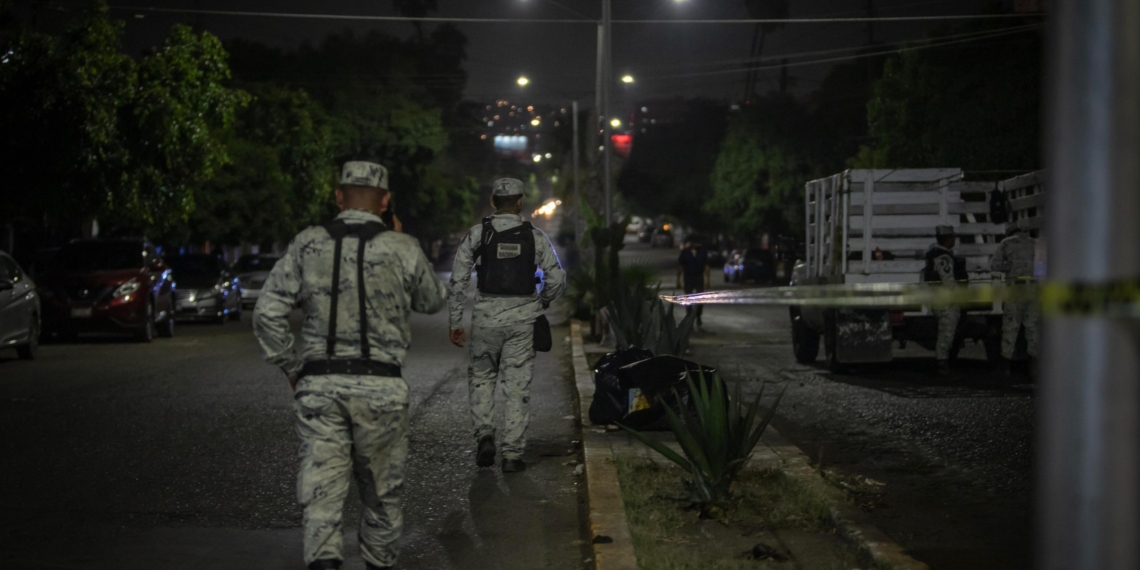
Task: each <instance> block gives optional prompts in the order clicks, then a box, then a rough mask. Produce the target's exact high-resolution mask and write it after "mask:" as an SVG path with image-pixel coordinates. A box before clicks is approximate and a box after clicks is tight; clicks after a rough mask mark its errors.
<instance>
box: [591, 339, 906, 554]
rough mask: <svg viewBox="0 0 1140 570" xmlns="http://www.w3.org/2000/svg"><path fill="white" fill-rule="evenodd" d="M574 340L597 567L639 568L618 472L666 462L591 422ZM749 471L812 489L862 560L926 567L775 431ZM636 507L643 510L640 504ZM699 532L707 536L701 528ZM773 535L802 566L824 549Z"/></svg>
mask: <svg viewBox="0 0 1140 570" xmlns="http://www.w3.org/2000/svg"><path fill="white" fill-rule="evenodd" d="M570 336H571V343H572V344H571V363H572V366H573V372H574V379H575V384H576V387H577V396H578V403H579V412H580V415H581V424H582V448H583V455H584V457H585V477H586V485H587V490H588V493H587V495H588V500H589V505H588V508H587V511H588V513H589V521H588V522H589V528H590V530H591V538H592V539H593V552H594V560H595V565H596V568H597V569H598V570H625V569H633V568H638V567H639V566H638V558H637V552H636V551H635V549H634V542H635V538H636V537H635V534H637V533H634V532H631V527H630V516H629V514H628V513H627V505H626V500H627V499H625V498H623V494H622V488H621V484H620V481H619V467H623V468H624V469H623V470H621V472H620V475H621V476H623V477H626V479H627V480H628V478H629V473H630V465H636V463H637V462H653V463H656V464H659V465H662V464H663V460H662V458H660V457H659V456H657V455H656V454H655V453H654V452H653V451H652V450H650V449H649V448H648V447H646V446H645V445H643V444H641V443H639V442H637V441H635V440H634V439H633V438H631V437H630V436H628V435H627V434H625V433H623V432H613V431H607V430H605V429H602V428H599V427H597V426H592V425H591V423H590V420H589V417H588V410H589V405H590V402H591V401H592V399H593V395H594V381H593V376H592V373H591V367H590V364H589V357H588V354H587V351H586V347H585V344H584V342H583V338H582V326H581V323H580V322H578V321H574V322H572V324H571V335H570ZM653 436H654V437H655V438H658V439H660V440H662V441H663V442H665V443H666V444H667V445H670V446H671V447H675V446H676V443H675V441H673V438H672V434H671V433H668V432H656V433H654V434H653ZM619 464H620V465H619ZM748 467H749V469H750V470H755V471H756V472H766V473H778V474H782V476H786V477H787V478H788V479H789V480H790V481H791V484H792V485H793V486H795V488H797V489H804V490H809V491H810V493H813V494H815V496H816V497H817V498H821V499H822V500H825V501H826V502H827V504H828V506H827V509H826V515H824V518H826V519H827V521H826V524H828V525H829V526H833V527H834V532H835V534H837V535H838V536H839V537H841V538H843V539H844V540H845V541H846V544H847V546H848V547H850V548H854V550H856V551H857V552H858V558H859V559H861V560H863V561H865V562H867V563H869V564H870V565H871V566H872V567H875V568H890V569H892V570H928V566H927V565H926V564H924V563H922V562H920V561H918V560H915V559H913V558H912V557H910V556H908V555H907V554H906V553H905V552H903V550H902V548H901V547H900V546H899V545H898V544H896V543H895V542H894V541H892V540H890V539H889V538H888V537H887V536H886V535H885V534H883V533H882V532H881V531H879V530H878V529H877V528H875V527H874V526H872V525H870V524H868V523H867V522H866V520H865V517H863V516H862V513H861V512H860V511H859V510H858V509H857V508H856V507H854V506H853V505H851V503H850V502H849V501H847V500H846V498H845V497H844V495H843V492H842V491H841V490H840V489H838V488H836V487H835V486H833V485H832V484H831V483H830V482H828V481H826V480H825V479H824V478H823V477H821V476H820V474H819V473H818V472H817V471H816V469H815V468H814V467H813V466H812V465H811V463H810V461H809V460H808V458H807V456H806V455H804V453H803V452H802V451H801V450H800V449H799V448H798V447H796V446H795V445H793V444H792V443H790V442H789V441H787V440H786V439H785V438H783V437H782V436H781V435H780V434H779V432H778V431H776V430H775V429H774V428H772V427H771V426H769V427H768V429H767V431H766V432H765V434H764V437H763V439H762V441H761V443H760V445H758V446H757V448H756V451H755V453H754V455H753V457H752V459H751V460H750V461H749V466H748ZM627 496H628V494H627ZM636 506H637V508H639V509H640V508H641V505H640V504H638V505H636ZM793 518H794V517H793ZM701 532H704V527H702V530H701ZM759 534H760V533H758V535H759ZM770 534H774V535H775V539H776V542H778V543H779V545H780V546H782V547H783V549H784V550H785V551H786V552H788V553H790V554H791V555H792V557H793V558H795V559H797V560H799V562H800V564H803V563H808V560H806V559H805V558H807V557H808V556H809V554H810V552H811V551H813V550H818V549H819V548H818V546H819V543H818V541H817V540H815V539H810V538H808V539H805V537H804V535H803V533H798V532H796V531H794V530H787V531H776V532H775V533H770ZM637 540H638V541H640V542H638V543H639V544H642V545H644V538H638V539H637ZM646 562H648V561H645V560H643V566H641V567H645V568H649V567H650V566H645V565H644V564H645V563H646ZM814 566H816V565H815V564H810V563H809V564H808V565H807V566H804V567H805V568H809V567H814ZM821 567H822V566H821Z"/></svg>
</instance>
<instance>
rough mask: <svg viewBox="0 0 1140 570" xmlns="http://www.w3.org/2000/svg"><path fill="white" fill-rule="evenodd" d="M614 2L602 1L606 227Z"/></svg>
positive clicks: (609, 219) (610, 195)
mask: <svg viewBox="0 0 1140 570" xmlns="http://www.w3.org/2000/svg"><path fill="white" fill-rule="evenodd" d="M611 1H612V0H602V35H603V38H602V46H603V47H602V65H601V67H602V77H601V79H600V81H601V84H602V115H603V118H602V153H603V155H602V172H603V176H604V179H603V186H602V187H603V188H604V189H605V192H604V193H605V200H606V213H605V216H606V218H605V219H606V225H607V226H609V225H610V224H611V223H613V193H612V190H611V188H610V185H611V178H612V175H611V173H610V168H611V166H610V155H612V154H613V148H612V147H613V139H612V138H611V136H610V135H611V131H612V128H611V127H610V120H611V119H612V117H611V116H610V86H611V85H612V84H613V26H612V25H611V20H610V8H611Z"/></svg>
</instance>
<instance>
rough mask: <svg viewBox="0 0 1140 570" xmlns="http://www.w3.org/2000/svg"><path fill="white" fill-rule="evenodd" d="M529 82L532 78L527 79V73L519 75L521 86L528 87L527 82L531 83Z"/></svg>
mask: <svg viewBox="0 0 1140 570" xmlns="http://www.w3.org/2000/svg"><path fill="white" fill-rule="evenodd" d="M529 83H530V80H529V79H527V78H526V76H525V75H523V76H521V77H519V79H518V84H519V87H526V86H527V84H529Z"/></svg>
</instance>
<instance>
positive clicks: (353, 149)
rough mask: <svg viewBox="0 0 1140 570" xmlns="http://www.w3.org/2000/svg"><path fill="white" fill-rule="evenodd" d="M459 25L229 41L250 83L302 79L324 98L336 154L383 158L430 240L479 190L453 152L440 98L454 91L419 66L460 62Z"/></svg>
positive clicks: (411, 223)
mask: <svg viewBox="0 0 1140 570" xmlns="http://www.w3.org/2000/svg"><path fill="white" fill-rule="evenodd" d="M452 32H454V30H452ZM454 34H458V32H454ZM454 34H451V32H448V33H442V32H440V30H439V29H437V30H436V31H435V32H433V33H432V34H431V36H430V38H429V39H424V40H422V41H416V42H404V41H400V40H398V39H396V38H393V37H391V36H387V35H385V34H382V33H380V32H369V33H367V34H364V35H360V36H358V35H356V34H353V33H352V32H344V33H340V34H333V35H331V36H329V37H327V38H325V39H324V40H323V41H322V42H321V43H320V44H319V45H317V46H313V45H302V46H301V48H300V49H298V50H296V51H293V52H282V51H278V50H272V49H269V48H265V47H263V46H259V45H257V44H250V43H248V42H240V43H233V44H231V45H230V46H229V47H230V51H231V53H232V54H233V59H234V66H235V70H236V75H237V77H238V78H239V80H240V81H241V82H242V84H243V85H249V86H252V85H255V84H257V83H264V82H274V83H277V84H281V85H286V86H289V87H290V88H292V89H304V90H305V91H306V92H307V93H309V95H310V96H311V97H312V100H313V101H315V102H316V103H318V104H319V106H320V108H321V109H322V110H323V113H324V115H325V116H326V120H327V124H328V128H329V137H330V153H331V156H332V162H333V164H337V163H340V162H343V161H345V160H350V159H367V160H375V161H377V162H380V163H381V164H383V165H385V166H386V167H387V168H388V169H389V173H390V175H391V180H390V184H391V187H392V191H393V196H394V202H395V212H396V213H397V215H399V216H400V219H401V220H402V221H403V222H404V226H405V229H406V230H407V231H409V232H410V233H413V234H415V235H416V236H417V237H419V238H421V239H422V240H424V241H431V240H434V239H438V238H439V237H442V236H444V235H447V234H448V233H450V232H452V231H455V230H458V229H460V228H461V227H462V226H463V225H464V224H465V223H466V222H467V221H469V219H470V217H471V204H472V202H473V200H474V197H475V194H476V190H477V189H476V186H475V185H474V183H473V182H472V181H470V180H468V179H467V178H466V177H465V176H464V175H462V174H461V171H460V168H459V167H458V165H456V163H455V162H454V160H453V158H452V156H451V155H450V153H449V147H450V137H449V136H448V130H447V127H446V126H445V121H444V113H445V110H444V109H442V108H441V107H440V106H439V105H443V104H445V102H446V101H447V100H450V99H454V98H456V97H457V95H448V94H447V93H446V92H444V91H446V90H444V91H440V90H436V89H433V87H435V86H436V84H435V83H433V82H432V81H431V80H430V78H424V77H423V76H422V74H421V73H420V71H418V70H420V69H426V68H428V67H430V66H436V67H434V68H433V69H436V70H438V71H440V72H441V73H451V72H458V71H459V67H458V66H459V63H460V62H461V61H462V58H463V52H464V48H463V43H464V41H465V40H463V38H462V36H458V37H456V36H455V35H454ZM441 38H445V39H446V41H445V39H441ZM437 40H438V41H439V42H442V43H441V44H439V45H437V44H436V43H435V42H436V41H437ZM441 54H450V55H448V56H446V57H444V56H443V55H441ZM429 61H434V63H430V65H429ZM449 66H454V69H450V67H449ZM459 86H460V88H461V86H462V83H461V82H460V83H459ZM251 89H252V87H251ZM326 207H327V208H328V209H326V211H325V213H324V215H326V216H328V215H331V214H332V211H331V209H332V207H333V206H332V204H331V202H329V203H327V206H326Z"/></svg>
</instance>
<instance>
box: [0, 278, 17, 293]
mask: <svg viewBox="0 0 1140 570" xmlns="http://www.w3.org/2000/svg"><path fill="white" fill-rule="evenodd" d="M15 288H16V283H15V282H14V281H12V280H11V279H0V291H10V290H12V289H15Z"/></svg>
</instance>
